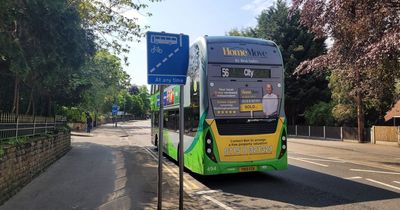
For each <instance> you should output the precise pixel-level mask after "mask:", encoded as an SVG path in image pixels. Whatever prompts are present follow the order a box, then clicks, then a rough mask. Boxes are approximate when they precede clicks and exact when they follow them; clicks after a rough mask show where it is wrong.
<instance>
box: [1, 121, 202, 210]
mask: <svg viewBox="0 0 400 210" xmlns="http://www.w3.org/2000/svg"><path fill="white" fill-rule="evenodd" d="M122 126H123V125H122ZM122 126H120V127H118V128H115V127H113V126H112V125H103V126H101V127H100V128H97V129H95V130H94V131H93V132H92V133H91V134H90V135H88V134H86V133H82V135H80V134H79V133H74V135H73V137H72V149H71V151H70V152H69V153H67V154H66V155H65V156H64V157H62V158H61V159H60V160H58V161H57V162H56V163H54V164H53V165H52V166H50V167H49V168H48V169H47V170H46V171H45V172H43V173H42V174H41V175H40V176H38V177H37V178H35V179H34V180H33V181H32V182H31V183H29V184H28V185H27V186H25V187H24V188H23V189H22V190H21V191H20V192H18V193H17V194H16V195H15V196H14V197H12V198H11V199H10V200H8V201H7V202H6V203H5V204H4V205H2V206H0V209H1V210H22V209H24V210H30V209H32V210H56V209H60V210H61V209H82V210H86V209H99V210H108V209H110V210H114V209H156V208H157V166H158V163H157V160H156V159H154V157H153V156H152V155H151V154H149V151H152V150H153V152H154V147H153V146H151V144H150V136H149V134H150V133H149V131H150V130H149V126H148V123H146V124H145V125H142V124H141V122H139V123H134V126H130V127H129V128H130V129H134V128H135V127H139V128H143V127H144V128H146V129H145V131H141V132H136V133H135V135H134V136H130V137H128V135H127V132H126V131H125V130H124V129H122V128H121V127H122ZM126 127H128V126H127V125H126ZM141 130H143V129H141ZM76 134H79V135H76ZM154 153H155V152H154ZM163 190H164V191H163V209H177V208H178V202H177V201H178V198H179V185H178V183H177V182H176V180H175V177H172V176H171V175H169V173H165V175H164V179H163ZM184 198H185V206H184V207H185V209H199V208H198V206H199V205H198V203H197V202H196V201H195V200H194V199H193V198H192V197H191V196H190V195H189V194H187V193H185V195H184Z"/></svg>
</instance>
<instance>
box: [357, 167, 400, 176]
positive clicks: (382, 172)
mask: <svg viewBox="0 0 400 210" xmlns="http://www.w3.org/2000/svg"><path fill="white" fill-rule="evenodd" d="M350 171H358V172H367V173H377V174H393V175H400V173H397V172H390V171H374V170H365V169H355V168H351V169H350Z"/></svg>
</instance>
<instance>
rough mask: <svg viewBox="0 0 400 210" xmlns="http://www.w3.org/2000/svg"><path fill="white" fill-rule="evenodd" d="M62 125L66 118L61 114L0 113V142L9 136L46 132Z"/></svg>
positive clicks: (64, 123) (15, 136)
mask: <svg viewBox="0 0 400 210" xmlns="http://www.w3.org/2000/svg"><path fill="white" fill-rule="evenodd" d="M64 125H66V119H65V118H64V117H61V116H53V117H41V116H31V115H18V116H17V115H16V114H10V113H0V143H1V142H2V141H4V140H6V139H10V138H18V137H21V136H34V135H37V134H46V133H49V132H53V131H54V130H55V129H56V128H57V127H60V126H64Z"/></svg>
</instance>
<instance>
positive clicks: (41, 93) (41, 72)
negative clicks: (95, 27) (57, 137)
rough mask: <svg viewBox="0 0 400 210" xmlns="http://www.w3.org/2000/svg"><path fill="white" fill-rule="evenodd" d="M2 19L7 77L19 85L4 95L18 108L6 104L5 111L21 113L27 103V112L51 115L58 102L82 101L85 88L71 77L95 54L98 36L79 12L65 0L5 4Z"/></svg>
mask: <svg viewBox="0 0 400 210" xmlns="http://www.w3.org/2000/svg"><path fill="white" fill-rule="evenodd" d="M0 19H1V20H2V21H0V31H1V32H2V33H0V57H1V60H0V63H1V64H0V66H1V67H2V68H1V72H0V74H1V75H2V77H1V79H2V80H3V82H4V81H8V82H7V83H8V84H9V82H10V80H12V81H13V82H14V84H13V85H8V86H7V85H6V86H5V88H6V89H5V91H4V92H2V97H3V96H4V98H3V99H4V100H5V101H13V105H12V107H7V105H8V103H4V104H1V106H2V109H3V110H5V111H13V112H17V113H18V112H19V105H20V103H21V104H22V105H25V107H27V111H26V113H29V112H37V113H41V114H46V113H47V114H49V111H50V110H51V109H52V107H53V104H54V102H56V103H63V102H65V101H70V102H71V101H76V100H78V99H77V98H75V97H76V96H79V93H80V92H79V91H80V89H73V88H72V87H71V86H70V82H69V79H70V77H71V76H72V75H73V74H74V73H75V72H76V71H78V70H79V68H80V66H82V65H83V64H84V61H85V58H86V57H87V56H90V55H91V54H93V52H94V42H93V36H92V34H91V33H88V32H87V31H85V30H84V29H82V28H81V23H82V22H81V19H80V16H79V14H78V11H77V10H76V9H75V8H68V5H67V2H66V1H63V0H55V1H44V0H31V1H11V0H5V1H2V4H1V6H0ZM60 75H62V76H60ZM3 76H4V77H3ZM12 86H13V87H12ZM10 87H12V88H13V90H11V91H10ZM10 93H12V94H10ZM20 99H21V102H20ZM23 99H24V100H23ZM35 104H36V106H35ZM34 107H38V109H39V110H37V111H36V110H34ZM31 110H32V111H31Z"/></svg>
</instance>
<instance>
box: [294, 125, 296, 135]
mask: <svg viewBox="0 0 400 210" xmlns="http://www.w3.org/2000/svg"><path fill="white" fill-rule="evenodd" d="M294 128H295V130H296V136H297V125H295V127H294Z"/></svg>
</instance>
